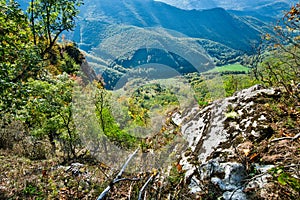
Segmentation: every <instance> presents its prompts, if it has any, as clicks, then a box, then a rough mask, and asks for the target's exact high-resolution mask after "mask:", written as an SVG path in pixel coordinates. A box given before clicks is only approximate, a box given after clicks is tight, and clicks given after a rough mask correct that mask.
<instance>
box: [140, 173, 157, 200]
mask: <svg viewBox="0 0 300 200" xmlns="http://www.w3.org/2000/svg"><path fill="white" fill-rule="evenodd" d="M158 174H159V173H156V174H152V175H151V176H150V177H149V178H148V180H147V181H146V183H145V184H144V185H143V187H142V189H141V191H140V192H139V198H138V200H142V196H143V193H144V191H145V189H146V187H147V186H148V184H149V183H150V182H151V181H152V179H153V178H155V177H156V176H157V175H158Z"/></svg>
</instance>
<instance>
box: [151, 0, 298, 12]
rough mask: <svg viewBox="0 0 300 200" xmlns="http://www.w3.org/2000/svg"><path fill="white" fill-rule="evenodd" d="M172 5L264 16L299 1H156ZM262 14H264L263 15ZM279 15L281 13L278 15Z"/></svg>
mask: <svg viewBox="0 0 300 200" xmlns="http://www.w3.org/2000/svg"><path fill="white" fill-rule="evenodd" d="M156 1H160V2H164V3H167V4H170V5H172V6H175V7H178V8H182V9H187V10H192V9H196V10H203V9H211V8H216V7H221V8H224V9H226V10H239V11H255V10H260V11H262V12H263V13H264V14H268V13H267V12H268V11H264V10H263V9H264V8H266V7H270V6H273V5H282V7H281V8H280V9H279V10H281V9H282V8H288V7H290V6H291V5H292V4H294V3H297V2H298V0H156ZM261 14H262V13H261ZM277 14H279V13H277Z"/></svg>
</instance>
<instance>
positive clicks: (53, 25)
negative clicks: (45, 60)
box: [28, 0, 82, 57]
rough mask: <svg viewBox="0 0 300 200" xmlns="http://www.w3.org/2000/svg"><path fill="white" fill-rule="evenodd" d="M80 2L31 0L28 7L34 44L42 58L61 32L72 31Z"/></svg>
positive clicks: (72, 0)
mask: <svg viewBox="0 0 300 200" xmlns="http://www.w3.org/2000/svg"><path fill="white" fill-rule="evenodd" d="M81 4H82V1H81V0H32V1H31V4H30V6H29V7H28V13H29V15H30V22H31V29H32V33H33V37H34V43H35V44H36V45H38V47H39V49H40V53H41V55H42V57H44V56H45V54H46V53H49V52H50V50H51V49H52V47H53V46H54V44H55V42H56V40H57V39H58V36H59V35H60V34H61V33H62V32H63V31H69V30H73V28H74V27H75V18H76V16H77V15H78V13H79V10H78V6H80V5H81Z"/></svg>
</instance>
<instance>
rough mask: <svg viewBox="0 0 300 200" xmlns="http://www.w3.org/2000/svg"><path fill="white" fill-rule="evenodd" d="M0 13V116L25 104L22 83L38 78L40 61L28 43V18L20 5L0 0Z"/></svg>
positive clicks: (32, 46)
mask: <svg viewBox="0 0 300 200" xmlns="http://www.w3.org/2000/svg"><path fill="white" fill-rule="evenodd" d="M0 10H1V11H0V81H1V84H0V88H1V89H0V96H1V100H0V107H1V110H0V114H1V115H3V114H4V113H7V112H14V111H15V110H17V109H18V108H19V107H20V106H21V105H22V104H23V101H24V100H26V98H27V90H26V88H25V87H24V82H26V81H27V80H28V78H30V77H33V78H35V77H37V76H39V74H40V57H39V55H38V54H37V52H36V49H35V47H34V45H33V43H32V42H31V31H30V27H29V24H28V20H27V17H26V15H25V14H24V13H23V12H22V10H21V9H20V8H19V5H18V4H17V3H16V2H15V1H9V3H7V2H6V1H5V0H1V1H0ZM2 117H3V116H2ZM2 117H1V118H2Z"/></svg>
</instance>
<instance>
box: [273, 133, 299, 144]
mask: <svg viewBox="0 0 300 200" xmlns="http://www.w3.org/2000/svg"><path fill="white" fill-rule="evenodd" d="M299 138H300V133H298V134H297V135H295V136H294V137H281V138H276V139H273V140H271V142H278V141H281V140H292V141H295V140H297V139H299Z"/></svg>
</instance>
